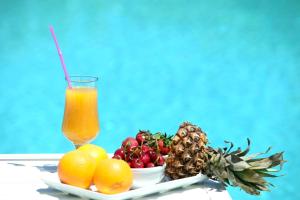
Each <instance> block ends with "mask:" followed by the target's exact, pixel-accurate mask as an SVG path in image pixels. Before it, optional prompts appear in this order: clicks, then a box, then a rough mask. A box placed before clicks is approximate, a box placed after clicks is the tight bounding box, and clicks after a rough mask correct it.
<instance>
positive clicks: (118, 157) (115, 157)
mask: <svg viewBox="0 0 300 200" xmlns="http://www.w3.org/2000/svg"><path fill="white" fill-rule="evenodd" d="M112 158H114V159H118V160H122V158H121V156H120V155H114V156H113V157H112Z"/></svg>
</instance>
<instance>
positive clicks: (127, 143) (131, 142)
mask: <svg viewBox="0 0 300 200" xmlns="http://www.w3.org/2000/svg"><path fill="white" fill-rule="evenodd" d="M137 146H139V143H138V142H137V141H136V139H134V138H133V137H128V138H126V139H125V140H124V141H123V142H122V147H123V148H124V149H126V150H131V149H132V148H134V147H137Z"/></svg>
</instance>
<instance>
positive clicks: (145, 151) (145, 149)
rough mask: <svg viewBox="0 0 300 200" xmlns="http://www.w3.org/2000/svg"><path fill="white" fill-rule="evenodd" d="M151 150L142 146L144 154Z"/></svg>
mask: <svg viewBox="0 0 300 200" xmlns="http://www.w3.org/2000/svg"><path fill="white" fill-rule="evenodd" d="M150 150H151V147H149V146H147V145H142V153H148V152H149V151H150Z"/></svg>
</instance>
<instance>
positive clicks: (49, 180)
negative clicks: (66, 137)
mask: <svg viewBox="0 0 300 200" xmlns="http://www.w3.org/2000/svg"><path fill="white" fill-rule="evenodd" d="M206 179H207V176H205V175H202V174H198V175H197V176H193V177H188V178H183V179H178V180H172V181H167V180H164V182H162V183H158V184H155V185H151V186H147V187H143V188H139V189H133V190H129V191H127V192H123V193H119V194H112V195H107V194H103V193H99V192H96V188H95V187H92V188H91V190H86V189H81V188H78V187H74V186H71V185H67V184H63V183H61V182H60V181H59V179H58V175H57V173H45V174H44V175H43V177H42V180H43V181H44V182H45V183H46V184H47V185H48V186H49V187H51V188H54V189H57V190H60V191H62V192H64V193H67V194H73V195H76V196H79V197H82V198H87V199H96V200H123V199H130V198H137V197H142V196H146V195H149V194H153V193H158V192H160V193H162V192H166V191H169V190H172V189H175V188H179V187H186V186H189V185H192V184H194V183H198V182H202V181H204V180H206Z"/></svg>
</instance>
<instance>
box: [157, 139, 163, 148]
mask: <svg viewBox="0 0 300 200" xmlns="http://www.w3.org/2000/svg"><path fill="white" fill-rule="evenodd" d="M157 145H158V148H159V149H162V148H163V147H164V141H163V140H162V139H160V140H158V141H157Z"/></svg>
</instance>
